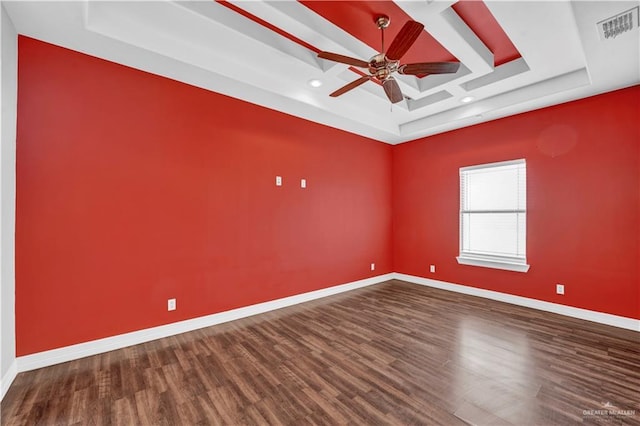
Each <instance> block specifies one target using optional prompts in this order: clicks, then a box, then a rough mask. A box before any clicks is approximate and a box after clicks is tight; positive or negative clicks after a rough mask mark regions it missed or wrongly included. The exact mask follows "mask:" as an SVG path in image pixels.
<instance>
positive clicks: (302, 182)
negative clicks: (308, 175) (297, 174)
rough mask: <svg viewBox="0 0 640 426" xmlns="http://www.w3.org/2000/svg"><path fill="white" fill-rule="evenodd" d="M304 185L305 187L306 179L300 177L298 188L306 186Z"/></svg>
mask: <svg viewBox="0 0 640 426" xmlns="http://www.w3.org/2000/svg"><path fill="white" fill-rule="evenodd" d="M306 187H307V180H306V179H300V188H306Z"/></svg>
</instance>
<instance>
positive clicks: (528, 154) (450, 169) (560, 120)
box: [392, 86, 640, 318]
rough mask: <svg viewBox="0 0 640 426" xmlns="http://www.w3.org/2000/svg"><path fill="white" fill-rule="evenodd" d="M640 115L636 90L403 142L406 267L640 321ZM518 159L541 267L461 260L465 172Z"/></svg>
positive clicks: (400, 233)
mask: <svg viewBox="0 0 640 426" xmlns="http://www.w3.org/2000/svg"><path fill="white" fill-rule="evenodd" d="M639 117H640V86H635V87H633V88H629V89H626V90H620V91H616V92H612V93H609V94H605V95H600V96H595V97H591V98H587V99H584V100H580V101H576V102H571V103H567V104H563V105H559V106H555V107H552V108H546V109H542V110H538V111H534V112H530V113H527V114H522V115H518V116H513V117H508V118H505V119H501V120H497V121H492V122H488V123H484V124H481V125H477V126H473V127H468V128H464V129H461V130H457V131H453V132H449V133H445V134H440V135H437V136H433V137H429V138H426V139H421V140H418V141H414V142H410V143H406V144H402V145H399V146H396V147H394V150H393V191H392V193H393V255H394V262H393V267H394V271H396V272H401V273H406V274H411V275H416V276H421V277H427V278H433V279H437V280H442V281H446V282H451V283H457V284H464V285H468V286H473V287H479V288H483V289H487V290H494V291H499V292H502V293H509V294H514V295H519V296H525V297H530V298H534V299H539V300H544V301H549V302H554V303H561V304H565V305H569V306H575V307H580V308H584V309H590V310H594V311H600V312H606V313H611V314H615V315H621V316H626V317H631V318H640V312H639V311H640V308H639V303H640V283H639V278H640V277H639V266H638V265H639V263H640V252H639V248H638V244H639V243H638V242H639V240H640V229H639V223H640V166H639V163H640V126H638V118H639ZM517 158H525V159H526V161H527V191H528V193H527V202H528V215H527V219H528V222H527V257H528V263H529V264H530V265H531V268H530V270H529V272H528V273H519V272H509V271H502V270H495V269H486V268H480V267H474V266H465V265H458V264H457V262H456V256H457V255H458V250H459V246H458V242H459V230H458V215H459V214H458V211H459V177H458V170H459V168H460V167H463V166H469V165H474V164H482V163H490V162H496V161H503V160H511V159H517ZM430 264H435V265H436V273H434V274H431V273H429V265H430ZM556 283H562V284H564V285H565V293H566V294H565V295H564V296H559V295H556V294H555V284H556Z"/></svg>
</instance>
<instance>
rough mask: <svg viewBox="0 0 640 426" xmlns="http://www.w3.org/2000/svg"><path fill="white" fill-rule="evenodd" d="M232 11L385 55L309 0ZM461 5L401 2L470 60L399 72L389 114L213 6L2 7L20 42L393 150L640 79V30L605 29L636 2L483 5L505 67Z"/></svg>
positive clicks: (360, 91) (312, 40)
mask: <svg viewBox="0 0 640 426" xmlns="http://www.w3.org/2000/svg"><path fill="white" fill-rule="evenodd" d="M232 3H233V4H234V5H236V6H237V7H240V8H242V9H244V10H246V11H247V12H249V13H251V14H252V15H255V16H257V17H258V18H260V19H262V20H264V21H266V22H268V23H270V24H273V25H275V26H277V27H279V28H281V29H283V30H284V31H286V32H287V33H289V34H291V35H293V36H294V37H297V38H298V39H300V40H302V41H304V42H306V43H309V44H311V45H312V46H315V47H316V48H318V49H320V50H326V51H332V52H337V53H341V54H344V55H349V56H353V57H356V58H362V59H365V60H367V59H368V58H370V57H371V56H373V55H374V54H376V53H377V52H375V51H374V50H373V49H372V48H370V47H369V46H368V45H366V44H365V43H363V42H361V41H360V40H358V39H356V38H354V37H352V36H351V35H350V34H348V33H347V32H345V31H344V30H342V29H341V28H339V27H337V26H335V25H334V24H332V23H331V22H330V21H328V20H326V19H324V18H323V17H322V16H320V15H317V14H315V13H314V12H313V11H311V10H310V9H309V8H307V7H305V6H303V5H301V4H300V3H297V2H294V1H275V2H260V1H238V2H232ZM454 3H455V1H454V0H449V1H404V2H401V1H397V2H396V4H397V5H398V6H399V7H400V8H402V9H403V10H404V11H405V12H406V13H407V14H408V15H409V16H411V18H413V19H414V20H416V21H420V22H422V23H423V24H424V25H425V28H426V29H427V30H428V31H429V33H430V34H431V35H432V36H433V37H434V38H435V39H436V40H438V41H439V42H440V44H442V46H444V47H445V48H446V49H447V50H448V51H449V52H451V53H452V54H453V55H454V56H455V57H456V58H458V59H459V60H460V62H461V63H462V66H461V67H460V70H459V71H458V72H457V73H456V74H454V75H435V76H429V77H426V78H423V79H418V78H416V77H413V76H399V78H398V79H399V80H400V81H399V83H400V86H401V88H402V91H403V93H404V94H405V95H406V96H408V97H409V98H411V100H406V101H402V102H401V103H398V104H395V105H393V106H392V105H391V104H390V103H389V101H388V100H387V98H386V97H385V95H384V92H383V91H382V88H381V87H380V86H379V85H377V84H374V83H372V82H368V83H365V84H364V85H362V86H360V87H358V88H356V89H354V90H352V91H350V92H348V93H347V94H345V95H343V96H340V97H338V98H331V97H329V96H328V94H329V93H331V92H333V91H334V90H336V89H337V88H339V87H341V86H343V85H344V84H346V83H348V82H349V81H352V80H354V79H355V78H357V75H355V74H354V73H353V72H352V71H349V70H348V66H347V65H342V64H336V63H333V62H329V61H325V60H322V59H318V58H317V57H316V54H315V53H314V52H313V51H311V50H309V49H307V48H305V47H303V46H301V45H300V44H298V43H295V42H293V41H291V40H290V39H289V38H286V37H284V36H282V35H280V34H278V33H276V32H274V31H272V30H270V29H268V28H266V27H265V26H263V25H260V24H258V23H256V22H255V21H254V20H251V19H248V18H246V17H244V16H242V15H241V14H239V13H237V12H235V11H233V10H231V9H229V8H227V7H224V6H222V5H220V4H218V3H216V2H214V1H197V2H194V1H190V2H186V1H178V2H175V1H160V2H158V1H142V2H128V1H121V2H111V1H107V2H96V1H89V2H87V1H72V2H49V1H47V2H31V1H14V2H12V1H9V2H6V1H3V5H4V7H5V9H6V10H7V12H8V14H9V16H10V17H11V19H12V21H13V23H14V25H15V27H16V30H17V31H18V33H19V34H23V35H27V36H30V37H33V38H36V39H40V40H44V41H47V42H50V43H53V44H57V45H60V46H63V47H67V48H70V49H73V50H77V51H80V52H84V53H87V54H90V55H93V56H97V57H100V58H104V59H107V60H110V61H114V62H117V63H121V64H124V65H128V66H131V67H134V68H138V69H141V70H145V71H148V72H151V73H154V74H159V75H162V76H165V77H169V78H172V79H175V80H179V81H183V82H185V83H189V84H192V85H195V86H199V87H202V88H206V89H209V90H212V91H214V92H218V93H222V94H225V95H229V96H232V97H235V98H239V99H243V100H246V101H248V102H252V103H255V104H259V105H263V106H265V107H268V108H272V109H275V110H278V111H283V112H285V113H288V114H291V115H294V116H298V117H302V118H305V119H308V120H312V121H316V122H319V123H322V124H325V125H328V126H331V127H336V128H339V129H343V130H346V131H349V132H352V133H356V134H360V135H363V136H367V137H370V138H373V139H376V140H380V141H384V142H387V143H391V144H396V143H400V142H405V141H409V140H413V139H417V138H420V137H424V136H428V135H432V134H436V133H440V132H444V131H448V130H452V129H456V128H460V127H464V126H468V125H471V124H475V123H479V122H483V121H488V120H492V119H496V118H500V117H504V116H508V115H512V114H516V113H520V112H524V111H529V110H532V109H536V108H541V107H545V106H549V105H553V104H558V103H562V102H566V101H570V100H574V99H579V98H583V97H587V96H592V95H595V94H598V93H603V92H607V91H611V90H615V89H618V88H623V87H628V86H632V85H635V84H638V83H640V31H639V30H638V29H637V28H636V29H634V30H633V31H631V32H627V33H625V34H622V35H620V36H619V37H616V38H615V39H610V40H601V38H600V36H599V33H598V31H597V26H596V23H597V22H599V21H602V20H603V19H605V18H608V17H610V16H614V15H617V14H619V13H621V12H623V11H626V10H629V9H631V8H633V7H636V6H638V4H640V1H531V2H529V1H485V4H486V5H487V7H488V8H489V10H490V11H491V13H492V14H493V15H494V17H495V18H496V20H497V21H498V23H499V24H500V25H501V26H502V28H503V29H504V31H505V33H506V34H507V36H508V37H509V38H510V39H511V41H512V42H513V44H514V45H515V47H516V48H517V49H518V51H519V52H520V54H521V56H522V57H521V58H519V59H516V60H514V61H511V62H507V63H505V64H503V65H501V66H498V67H495V68H494V66H493V55H492V53H491V52H490V51H489V50H488V49H487V48H486V47H485V46H484V44H482V42H481V41H480V40H479V39H478V38H477V37H476V36H475V34H473V32H472V31H470V30H469V28H468V27H467V26H466V24H465V23H464V21H462V20H461V19H460V18H459V17H458V16H457V15H456V14H455V12H454V11H453V9H451V8H450V7H449V6H451V5H452V4H454ZM392 24H393V23H392ZM372 31H378V30H377V28H375V26H374V25H373V24H372ZM311 79H320V80H321V81H322V82H323V83H324V84H323V85H322V86H321V87H319V88H313V87H311V86H310V85H309V84H308V81H309V80H311ZM465 96H473V97H474V98H475V100H474V101H473V102H470V103H468V104H463V103H461V101H460V100H461V99H462V98H463V97H465Z"/></svg>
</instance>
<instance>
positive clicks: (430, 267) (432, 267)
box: [429, 265, 436, 273]
mask: <svg viewBox="0 0 640 426" xmlns="http://www.w3.org/2000/svg"><path fill="white" fill-rule="evenodd" d="M429 271H431V272H432V273H433V272H436V265H430V266H429Z"/></svg>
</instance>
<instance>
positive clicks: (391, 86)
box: [382, 77, 404, 104]
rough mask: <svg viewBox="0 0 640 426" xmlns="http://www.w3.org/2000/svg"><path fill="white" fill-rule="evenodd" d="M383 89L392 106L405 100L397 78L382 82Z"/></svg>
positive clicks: (388, 78) (389, 78)
mask: <svg viewBox="0 0 640 426" xmlns="http://www.w3.org/2000/svg"><path fill="white" fill-rule="evenodd" d="M382 87H384V93H386V94H387V97H388V98H389V100H390V101H391V103H392V104H395V103H398V102H400V101H401V100H403V99H404V96H402V91H401V90H400V86H398V82H397V81H396V79H395V78H393V77H387V79H386V80H384V81H383V82H382Z"/></svg>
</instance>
